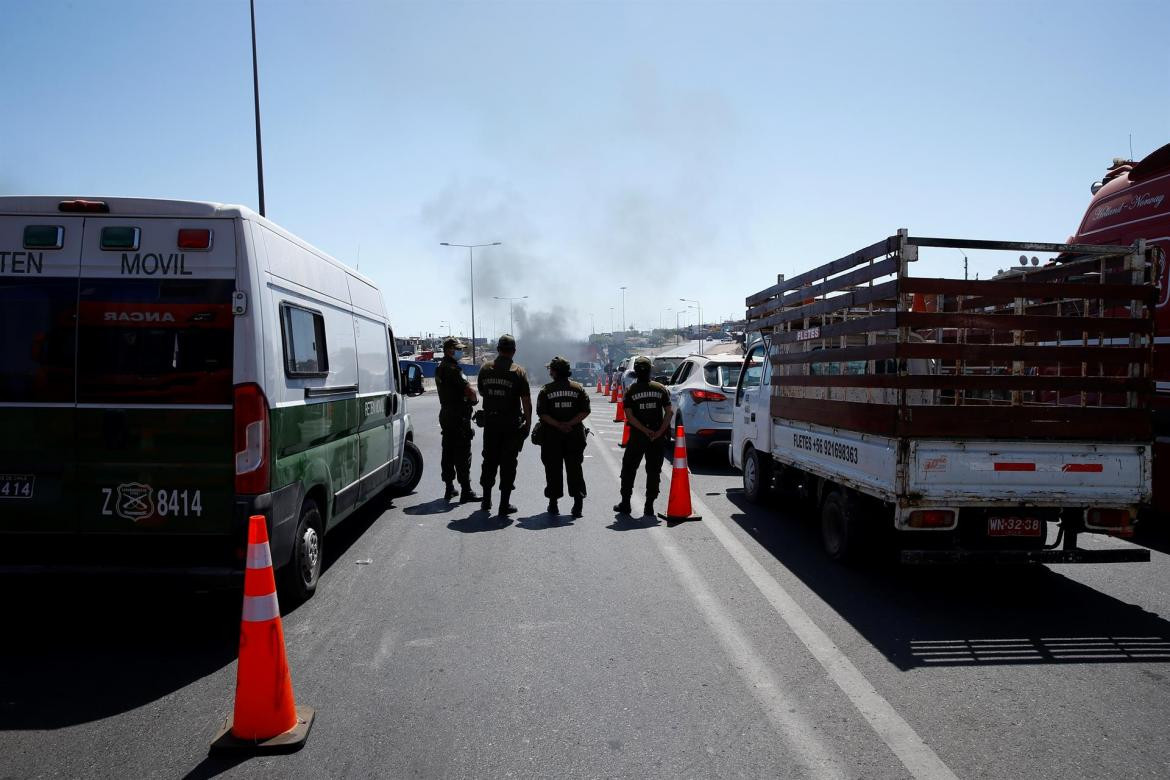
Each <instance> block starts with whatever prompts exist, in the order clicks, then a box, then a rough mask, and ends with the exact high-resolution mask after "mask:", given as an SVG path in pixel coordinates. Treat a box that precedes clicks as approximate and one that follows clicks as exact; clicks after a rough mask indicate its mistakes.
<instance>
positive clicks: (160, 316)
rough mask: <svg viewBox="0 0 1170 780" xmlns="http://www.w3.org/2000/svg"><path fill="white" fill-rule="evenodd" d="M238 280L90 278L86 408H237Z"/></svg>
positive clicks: (83, 304) (83, 314)
mask: <svg viewBox="0 0 1170 780" xmlns="http://www.w3.org/2000/svg"><path fill="white" fill-rule="evenodd" d="M234 288H235V282H234V281H232V280H230V279H207V280H187V279H184V280H175V279H168V280H162V279H83V280H82V282H81V293H80V296H79V301H80V304H79V306H80V308H79V318H78V320H79V327H78V370H77V401H78V403H146V404H230V403H231V401H232V324H233V321H232V316H233V315H232V310H231V295H232V290H233V289H234Z"/></svg>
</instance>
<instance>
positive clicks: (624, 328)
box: [622, 284, 626, 334]
mask: <svg viewBox="0 0 1170 780" xmlns="http://www.w3.org/2000/svg"><path fill="white" fill-rule="evenodd" d="M625 332H626V286H625V285H624V284H623V285H622V333H623V334H625Z"/></svg>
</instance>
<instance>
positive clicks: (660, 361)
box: [618, 355, 682, 393]
mask: <svg viewBox="0 0 1170 780" xmlns="http://www.w3.org/2000/svg"><path fill="white" fill-rule="evenodd" d="M637 357H640V356H639V355H633V356H631V357H629V358H628V359H626V360H623V361H622V362H621V364H619V366H618V368H619V369H620V370H621V377H622V392H623V393H624V392H626V391H627V390H629V389H630V385H632V384H634V358H637ZM650 362H651V363H652V364H653V367H652V368H651V369H650V379H651V380H653V381H655V382H661V383H662V384H664V385H665V384H667V383H668V382H670V377H671V376H673V375H674V372H675V370H676V369H677V368H678V365H679V363H681V362H682V358H680V357H652V358H650Z"/></svg>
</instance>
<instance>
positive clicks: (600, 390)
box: [597, 377, 604, 395]
mask: <svg viewBox="0 0 1170 780" xmlns="http://www.w3.org/2000/svg"><path fill="white" fill-rule="evenodd" d="M603 392H604V391H603V390H602V389H601V377H597V394H598V395H601V394H602V393H603Z"/></svg>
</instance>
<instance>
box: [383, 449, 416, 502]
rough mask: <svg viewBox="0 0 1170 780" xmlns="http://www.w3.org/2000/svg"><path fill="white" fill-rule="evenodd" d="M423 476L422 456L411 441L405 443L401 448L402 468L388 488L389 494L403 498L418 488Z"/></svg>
mask: <svg viewBox="0 0 1170 780" xmlns="http://www.w3.org/2000/svg"><path fill="white" fill-rule="evenodd" d="M422 475H423V456H422V453H421V452H419V449H418V447H417V446H415V443H414V442H413V441H407V442H406V444H405V445H404V446H403V448H402V468H401V469H400V470H399V472H398V481H397V482H395V483H394V484H393V485H391V486H390V492H391V493H393V494H394V495H396V496H405V495H407V494H408V493H411V492H413V491H414V489H415V488H416V487H418V483H419V480H421V479H422Z"/></svg>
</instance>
